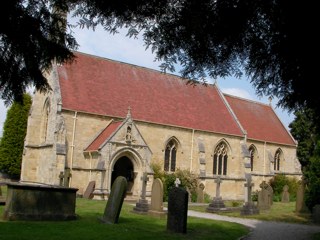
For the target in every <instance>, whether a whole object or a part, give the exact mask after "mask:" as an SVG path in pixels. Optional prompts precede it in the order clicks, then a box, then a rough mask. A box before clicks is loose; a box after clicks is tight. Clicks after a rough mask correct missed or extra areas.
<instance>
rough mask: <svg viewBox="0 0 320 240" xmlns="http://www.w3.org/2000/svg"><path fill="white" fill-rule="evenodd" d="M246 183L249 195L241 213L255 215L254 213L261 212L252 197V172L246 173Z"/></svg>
mask: <svg viewBox="0 0 320 240" xmlns="http://www.w3.org/2000/svg"><path fill="white" fill-rule="evenodd" d="M245 177H246V183H245V184H244V187H246V188H247V191H246V193H247V197H246V199H248V200H247V202H245V204H244V205H243V207H242V209H241V211H240V215H254V214H259V209H258V208H257V207H256V206H255V205H254V203H253V202H252V199H251V193H252V187H253V185H254V184H253V182H252V178H251V174H246V175H245Z"/></svg>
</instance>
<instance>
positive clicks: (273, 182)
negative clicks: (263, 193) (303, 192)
mask: <svg viewBox="0 0 320 240" xmlns="http://www.w3.org/2000/svg"><path fill="white" fill-rule="evenodd" d="M269 184H270V186H271V187H272V189H273V201H275V202H279V201H281V195H282V191H283V187H284V186H285V185H288V187H289V193H290V201H294V200H295V199H296V195H297V190H298V180H297V179H296V178H290V177H287V176H285V175H284V174H278V175H276V176H274V178H272V179H270V181H269Z"/></svg>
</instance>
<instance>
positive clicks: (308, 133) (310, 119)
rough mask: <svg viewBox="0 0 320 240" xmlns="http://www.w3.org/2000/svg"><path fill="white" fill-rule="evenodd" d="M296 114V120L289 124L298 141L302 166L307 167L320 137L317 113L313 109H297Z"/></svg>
mask: <svg viewBox="0 0 320 240" xmlns="http://www.w3.org/2000/svg"><path fill="white" fill-rule="evenodd" d="M294 115H295V118H294V120H293V121H292V122H291V123H290V124H289V128H290V129H291V130H290V133H291V134H292V136H293V137H294V138H295V139H296V140H297V141H298V147H297V157H298V159H299V161H300V163H301V166H302V168H306V167H308V165H309V161H310V158H311V156H313V155H314V153H315V149H316V146H317V139H318V137H319V134H318V132H317V128H316V125H315V117H314V115H315V114H314V112H313V111H312V110H311V109H303V110H300V111H296V112H295V113H294Z"/></svg>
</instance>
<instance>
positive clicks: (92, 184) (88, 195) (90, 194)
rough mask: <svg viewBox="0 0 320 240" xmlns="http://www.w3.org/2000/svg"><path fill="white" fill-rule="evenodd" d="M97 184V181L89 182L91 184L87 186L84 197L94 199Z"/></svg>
mask: <svg viewBox="0 0 320 240" xmlns="http://www.w3.org/2000/svg"><path fill="white" fill-rule="evenodd" d="M95 186H96V182H95V181H91V182H89V184H88V186H87V189H86V191H85V192H84V194H83V197H84V198H87V199H92V198H93V191H94V188H95Z"/></svg>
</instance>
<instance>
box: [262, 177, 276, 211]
mask: <svg viewBox="0 0 320 240" xmlns="http://www.w3.org/2000/svg"><path fill="white" fill-rule="evenodd" d="M260 188H261V190H260V191H259V192H258V208H259V209H260V210H269V209H270V208H271V205H272V203H273V189H272V187H271V186H270V185H269V184H268V183H266V181H262V183H261V184H260Z"/></svg>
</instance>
